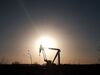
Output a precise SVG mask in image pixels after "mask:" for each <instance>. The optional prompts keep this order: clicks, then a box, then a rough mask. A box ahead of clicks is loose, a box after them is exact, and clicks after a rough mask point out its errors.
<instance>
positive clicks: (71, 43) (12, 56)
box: [0, 0, 100, 63]
mask: <svg viewBox="0 0 100 75" xmlns="http://www.w3.org/2000/svg"><path fill="white" fill-rule="evenodd" d="M45 35H48V36H51V37H53V38H54V39H55V41H56V42H57V47H58V48H60V49H61V50H62V52H61V63H96V62H97V57H99V55H97V48H98V46H100V1H99V0H0V59H2V58H5V59H6V60H8V61H10V62H12V61H20V62H22V63H29V62H30V61H29V56H28V55H27V50H28V49H30V50H31V51H32V52H31V54H32V56H33V57H32V58H33V62H38V63H39V62H40V61H42V60H43V59H41V58H40V57H39V56H38V54H37V52H38V48H36V45H35V42H36V40H37V39H38V38H39V37H42V36H45Z"/></svg>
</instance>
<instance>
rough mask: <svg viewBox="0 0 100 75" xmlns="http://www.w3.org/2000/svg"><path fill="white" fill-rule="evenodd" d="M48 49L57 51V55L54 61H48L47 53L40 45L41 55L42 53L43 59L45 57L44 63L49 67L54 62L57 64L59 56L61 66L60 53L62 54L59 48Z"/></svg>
mask: <svg viewBox="0 0 100 75" xmlns="http://www.w3.org/2000/svg"><path fill="white" fill-rule="evenodd" d="M48 49H49V50H56V51H57V53H56V55H55V57H54V59H53V60H47V57H46V53H45V48H44V47H43V46H42V45H40V48H39V55H40V53H41V52H42V54H43V57H44V61H45V62H46V63H47V65H50V64H54V62H55V60H56V58H57V56H58V65H60V52H61V50H60V49H58V48H48Z"/></svg>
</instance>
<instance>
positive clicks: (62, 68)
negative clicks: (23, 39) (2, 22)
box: [0, 64, 100, 75]
mask: <svg viewBox="0 0 100 75" xmlns="http://www.w3.org/2000/svg"><path fill="white" fill-rule="evenodd" d="M99 72H100V65H59V66H57V65H53V66H41V65H35V64H34V65H0V75H4V74H6V75H11V74H12V75H100V73H99ZM98 73H99V74H98Z"/></svg>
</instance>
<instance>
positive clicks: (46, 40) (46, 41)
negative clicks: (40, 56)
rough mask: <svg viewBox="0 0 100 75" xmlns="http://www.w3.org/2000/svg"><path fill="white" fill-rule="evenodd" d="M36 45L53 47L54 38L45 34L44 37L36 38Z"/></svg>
mask: <svg viewBox="0 0 100 75" xmlns="http://www.w3.org/2000/svg"><path fill="white" fill-rule="evenodd" d="M37 43H38V45H40V44H41V45H42V46H43V47H45V48H48V47H54V46H55V40H54V39H53V38H51V37H48V36H45V37H40V38H39V39H38V42H37Z"/></svg>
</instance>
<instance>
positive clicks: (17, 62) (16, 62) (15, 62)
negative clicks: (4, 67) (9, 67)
mask: <svg viewBox="0 0 100 75" xmlns="http://www.w3.org/2000/svg"><path fill="white" fill-rule="evenodd" d="M12 64H20V62H19V61H14V62H12Z"/></svg>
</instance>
